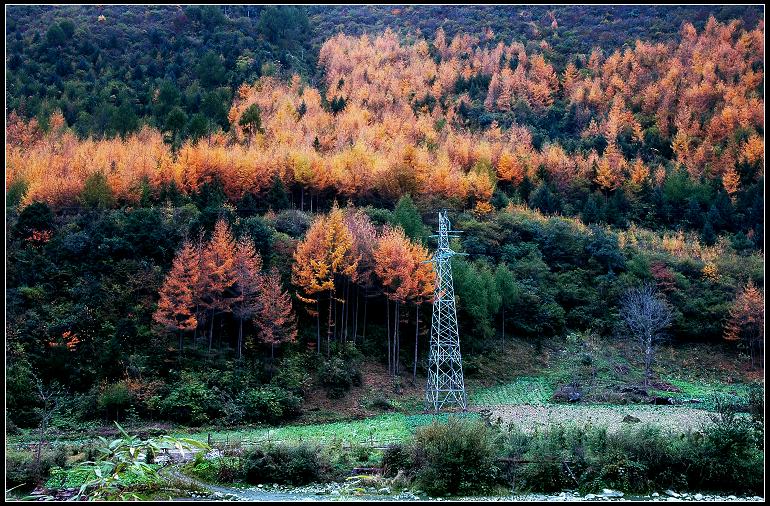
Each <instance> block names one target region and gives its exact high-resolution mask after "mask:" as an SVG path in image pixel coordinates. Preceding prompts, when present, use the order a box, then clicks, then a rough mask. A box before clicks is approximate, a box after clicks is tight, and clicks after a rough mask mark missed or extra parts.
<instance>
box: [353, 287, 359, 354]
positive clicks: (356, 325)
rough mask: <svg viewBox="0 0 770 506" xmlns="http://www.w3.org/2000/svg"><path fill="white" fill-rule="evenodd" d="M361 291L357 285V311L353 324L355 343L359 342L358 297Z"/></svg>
mask: <svg viewBox="0 0 770 506" xmlns="http://www.w3.org/2000/svg"><path fill="white" fill-rule="evenodd" d="M360 291H361V289H360V287H359V286H358V285H356V310H355V312H354V313H353V318H354V323H353V343H354V344H355V343H357V342H358V295H359V292H360Z"/></svg>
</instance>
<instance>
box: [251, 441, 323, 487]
mask: <svg viewBox="0 0 770 506" xmlns="http://www.w3.org/2000/svg"><path fill="white" fill-rule="evenodd" d="M243 459H244V465H243V469H244V475H245V478H246V481H247V482H248V483H281V484H287V485H305V484H308V483H312V482H316V481H322V480H323V479H325V478H328V477H329V475H330V473H331V463H330V461H329V459H328V457H327V456H326V455H325V454H324V453H322V452H321V448H320V447H319V446H315V445H311V444H300V445H296V446H289V445H281V444H278V445H271V446H268V447H266V448H255V449H253V450H250V451H248V452H247V453H246V454H245V455H244V456H243Z"/></svg>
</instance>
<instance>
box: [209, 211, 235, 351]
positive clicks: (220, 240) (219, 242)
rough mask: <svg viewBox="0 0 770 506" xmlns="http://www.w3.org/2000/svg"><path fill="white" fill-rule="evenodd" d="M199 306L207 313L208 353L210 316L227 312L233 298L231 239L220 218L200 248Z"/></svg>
mask: <svg viewBox="0 0 770 506" xmlns="http://www.w3.org/2000/svg"><path fill="white" fill-rule="evenodd" d="M201 263H202V269H201V270H202V276H201V279H202V283H201V285H202V290H201V301H202V306H203V307H204V308H206V309H208V310H209V311H210V314H209V318H210V319H209V353H211V346H212V343H213V336H214V318H215V317H216V315H217V314H218V313H224V312H230V311H232V308H233V303H234V302H235V300H236V297H235V296H234V292H233V287H234V285H235V282H236V281H237V276H236V272H235V240H234V239H233V234H232V232H231V231H230V226H229V225H228V224H227V221H225V220H224V219H223V218H220V219H219V220H217V223H216V225H215V226H214V233H213V235H212V236H211V240H210V241H209V242H208V244H206V247H205V248H204V249H203V258H202V262H201Z"/></svg>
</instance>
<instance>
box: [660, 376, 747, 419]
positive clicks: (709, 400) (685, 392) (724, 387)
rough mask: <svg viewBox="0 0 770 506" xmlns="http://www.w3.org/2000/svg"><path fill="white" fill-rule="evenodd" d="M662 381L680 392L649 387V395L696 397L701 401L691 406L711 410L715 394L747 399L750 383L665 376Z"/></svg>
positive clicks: (682, 399) (689, 398)
mask: <svg viewBox="0 0 770 506" xmlns="http://www.w3.org/2000/svg"><path fill="white" fill-rule="evenodd" d="M664 381H665V382H666V383H670V384H671V385H673V386H674V387H676V388H678V389H679V390H681V392H669V391H666V390H656V389H650V391H649V393H650V395H655V396H660V397H670V398H672V399H674V400H675V401H679V402H686V401H689V400H691V399H698V400H700V401H701V402H699V403H695V404H693V405H692V406H693V407H697V408H701V409H707V410H709V411H713V410H714V409H715V406H714V398H715V396H717V395H726V396H733V397H739V398H741V399H747V398H748V396H749V390H750V389H751V385H748V384H745V383H733V384H725V383H703V382H698V383H694V382H691V381H687V380H683V379H678V378H665V379H664Z"/></svg>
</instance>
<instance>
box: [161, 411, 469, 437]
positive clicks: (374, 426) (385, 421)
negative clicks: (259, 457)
mask: <svg viewBox="0 0 770 506" xmlns="http://www.w3.org/2000/svg"><path fill="white" fill-rule="evenodd" d="M447 416H448V414H447V413H442V414H439V415H437V416H434V415H431V414H418V415H404V414H402V413H388V414H384V415H379V416H375V417H372V418H366V419H364V420H351V421H345V422H332V423H322V424H311V425H290V426H284V427H265V428H255V429H240V430H232V431H212V432H210V433H209V432H197V433H195V434H185V433H175V434H173V436H174V437H189V438H191V439H195V440H197V441H206V440H207V438H208V435H209V434H211V438H212V440H214V441H215V442H219V441H223V440H227V441H229V442H231V443H237V442H238V441H241V442H249V443H254V442H260V443H265V444H267V443H268V442H272V443H300V442H303V441H309V442H314V443H319V444H338V443H346V444H367V443H372V442H374V443H382V444H389V443H399V442H403V441H405V440H407V439H409V438H410V437H411V436H412V434H414V432H415V430H416V429H417V427H420V426H423V425H428V424H430V423H431V422H432V421H433V420H434V419H438V420H441V421H446V418H447ZM456 416H462V417H467V418H476V417H478V414H476V413H461V414H459V415H456Z"/></svg>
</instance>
